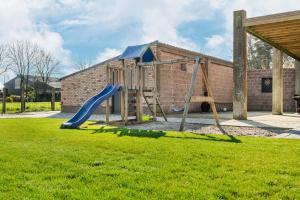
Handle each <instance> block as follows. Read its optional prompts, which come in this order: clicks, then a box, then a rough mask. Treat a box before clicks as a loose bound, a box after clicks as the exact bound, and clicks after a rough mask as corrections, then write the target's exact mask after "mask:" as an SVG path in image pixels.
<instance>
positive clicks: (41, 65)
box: [34, 49, 59, 92]
mask: <svg viewBox="0 0 300 200" xmlns="http://www.w3.org/2000/svg"><path fill="white" fill-rule="evenodd" d="M58 65H59V61H58V60H56V59H55V58H54V56H53V55H52V54H51V53H49V52H47V51H45V50H42V49H41V50H39V53H38V56H37V58H36V64H35V75H36V76H35V77H36V80H35V84H34V85H35V89H36V91H38V90H39V89H42V90H43V91H44V92H46V89H47V85H48V83H49V82H50V77H51V76H52V75H53V74H54V73H55V71H56V70H57V66H58ZM38 82H39V83H40V82H41V83H42V84H38ZM40 86H42V88H39V87H40Z"/></svg>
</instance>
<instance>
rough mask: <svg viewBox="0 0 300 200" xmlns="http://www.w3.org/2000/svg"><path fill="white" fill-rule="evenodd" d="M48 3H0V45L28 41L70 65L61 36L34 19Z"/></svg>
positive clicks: (11, 0) (20, 0)
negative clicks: (36, 13)
mask: <svg viewBox="0 0 300 200" xmlns="http://www.w3.org/2000/svg"><path fill="white" fill-rule="evenodd" d="M47 2H48V1H45V0H44V1H32V2H31V1H26V0H10V1H0V24H1V26H0V43H5V42H9V41H12V40H29V41H32V42H34V43H37V44H38V45H40V46H41V47H43V48H44V49H46V50H48V51H50V52H51V53H53V55H54V56H55V57H56V58H57V59H58V60H60V62H61V63H62V64H63V65H68V64H70V63H71V59H70V51H69V50H67V49H65V48H64V47H63V38H62V36H61V35H60V34H59V33H58V32H55V31H53V30H51V28H49V26H48V25H47V24H46V23H41V22H39V21H38V20H37V19H36V18H35V15H34V13H35V11H37V10H38V9H44V8H45V5H47V4H46V3H47Z"/></svg>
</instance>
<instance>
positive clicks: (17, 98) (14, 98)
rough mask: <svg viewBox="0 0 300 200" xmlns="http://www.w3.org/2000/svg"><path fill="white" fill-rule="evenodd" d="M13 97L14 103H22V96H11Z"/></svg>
mask: <svg viewBox="0 0 300 200" xmlns="http://www.w3.org/2000/svg"><path fill="white" fill-rule="evenodd" d="M11 97H12V98H13V102H20V101H21V97H20V96H17V95H11Z"/></svg>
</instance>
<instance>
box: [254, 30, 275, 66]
mask: <svg viewBox="0 0 300 200" xmlns="http://www.w3.org/2000/svg"><path fill="white" fill-rule="evenodd" d="M271 62H272V46H271V45H269V44H268V43H265V42H263V41H261V40H259V39H258V38H256V37H254V36H252V35H249V37H248V64H249V68H250V69H270V64H271Z"/></svg>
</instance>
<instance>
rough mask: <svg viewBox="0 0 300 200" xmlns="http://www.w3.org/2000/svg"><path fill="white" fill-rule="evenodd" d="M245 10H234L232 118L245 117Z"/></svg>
mask: <svg viewBox="0 0 300 200" xmlns="http://www.w3.org/2000/svg"><path fill="white" fill-rule="evenodd" d="M246 15H247V14H246V11H244V10H240V11H235V12H234V32H233V38H234V41H233V118H234V119H247V33H246V28H245V26H244V22H245V19H246Z"/></svg>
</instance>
